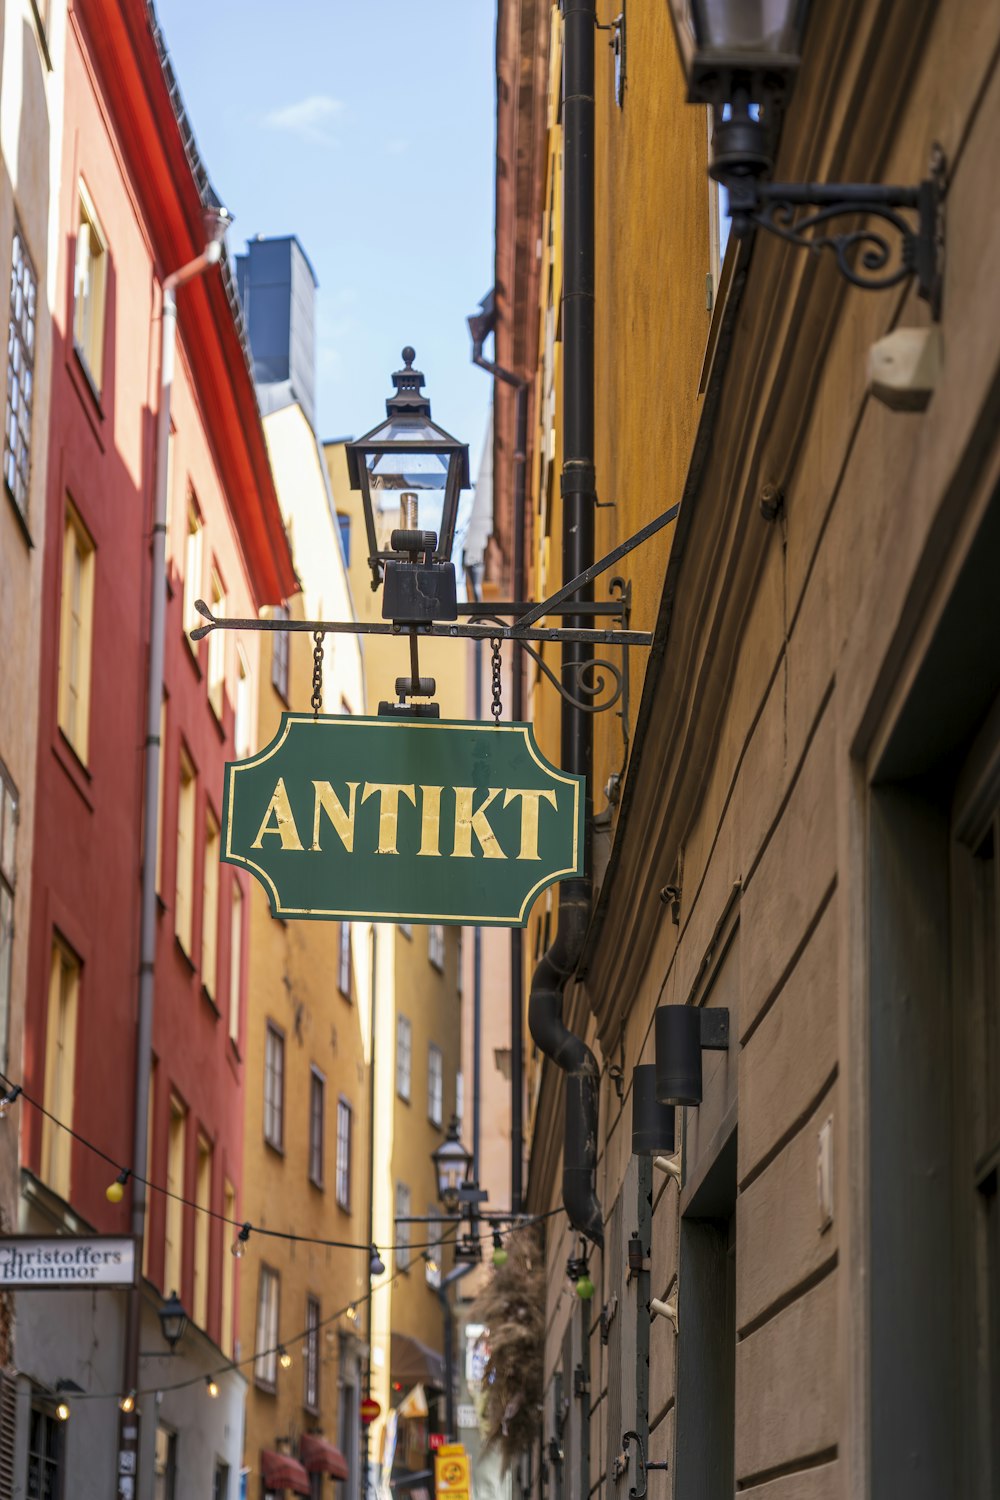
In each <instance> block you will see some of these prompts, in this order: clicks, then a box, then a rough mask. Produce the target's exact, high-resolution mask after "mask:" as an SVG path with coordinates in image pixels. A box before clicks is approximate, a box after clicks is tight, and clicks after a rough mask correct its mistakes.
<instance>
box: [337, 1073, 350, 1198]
mask: <svg viewBox="0 0 1000 1500" xmlns="http://www.w3.org/2000/svg"><path fill="white" fill-rule="evenodd" d="M353 1135H354V1110H353V1109H352V1108H351V1101H350V1100H349V1099H345V1097H344V1095H343V1094H341V1095H339V1097H338V1099H337V1206H338V1207H339V1208H342V1209H344V1211H345V1212H346V1213H350V1211H351V1145H352V1140H353Z"/></svg>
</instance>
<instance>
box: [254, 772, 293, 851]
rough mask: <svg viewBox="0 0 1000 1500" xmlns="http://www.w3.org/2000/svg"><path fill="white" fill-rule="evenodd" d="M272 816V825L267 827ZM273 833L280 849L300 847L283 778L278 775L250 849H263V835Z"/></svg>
mask: <svg viewBox="0 0 1000 1500" xmlns="http://www.w3.org/2000/svg"><path fill="white" fill-rule="evenodd" d="M272 816H273V817H274V826H273V827H272V828H269V827H268V826H267V825H268V824H269V823H270V821H271V818H272ZM267 833H271V834H274V835H275V836H276V837H277V838H279V839H280V840H281V847H282V849H301V848H302V840H301V839H300V838H299V830H298V829H297V828H296V826H295V819H294V818H293V817H292V808H291V804H290V803H289V801H288V793H287V792H286V791H285V778H284V777H283V776H279V777H278V782H277V785H276V786H275V788H274V791H273V792H272V793H271V800H270V802H269V803H268V804H267V812H266V813H265V814H264V817H263V820H262V822H261V825H260V827H259V828H258V829H257V837H256V838H255V839H254V841H253V843H252V844H251V845H250V848H251V849H263V847H264V835H265V834H267Z"/></svg>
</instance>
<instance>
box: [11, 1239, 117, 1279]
mask: <svg viewBox="0 0 1000 1500" xmlns="http://www.w3.org/2000/svg"><path fill="white" fill-rule="evenodd" d="M134 1281H135V1241H134V1240H133V1239H130V1238H129V1237H128V1236H126V1235H121V1236H115V1235H104V1234H93V1235H86V1236H82V1237H81V1236H70V1235H64V1234H53V1235H12V1236H10V1237H5V1238H0V1288H3V1287H21V1288H24V1289H28V1288H30V1287H44V1288H45V1289H46V1290H49V1289H52V1288H57V1287H69V1288H79V1287H95V1286H132V1284H133V1283H134Z"/></svg>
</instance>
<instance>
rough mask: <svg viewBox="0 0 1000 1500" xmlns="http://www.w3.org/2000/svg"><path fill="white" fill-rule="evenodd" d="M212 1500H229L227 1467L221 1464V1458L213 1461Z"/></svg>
mask: <svg viewBox="0 0 1000 1500" xmlns="http://www.w3.org/2000/svg"><path fill="white" fill-rule="evenodd" d="M212 1500H229V1465H228V1464H226V1463H223V1461H222V1459H221V1458H217V1459H216V1460H215V1475H214V1477H213V1479H212Z"/></svg>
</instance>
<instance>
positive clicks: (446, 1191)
mask: <svg viewBox="0 0 1000 1500" xmlns="http://www.w3.org/2000/svg"><path fill="white" fill-rule="evenodd" d="M431 1160H432V1161H433V1163H434V1170H435V1171H436V1172H437V1184H438V1198H439V1199H440V1201H441V1202H442V1203H443V1204H444V1206H445V1208H447V1209H448V1210H449V1211H450V1210H452V1209H455V1208H457V1207H458V1204H459V1202H460V1198H461V1191H462V1189H463V1188H464V1187H466V1186H467V1185H468V1183H469V1181H470V1178H471V1174H472V1153H471V1152H470V1151H467V1150H466V1149H465V1147H464V1146H463V1145H462V1142H461V1141H460V1140H459V1136H458V1121H457V1119H456V1118H455V1116H454V1115H452V1117H451V1123H450V1124H449V1126H448V1134H447V1136H446V1137H445V1139H444V1140H443V1141H442V1142H441V1145H440V1146H439V1147H438V1148H437V1150H436V1151H434V1152H432V1153H431Z"/></svg>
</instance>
